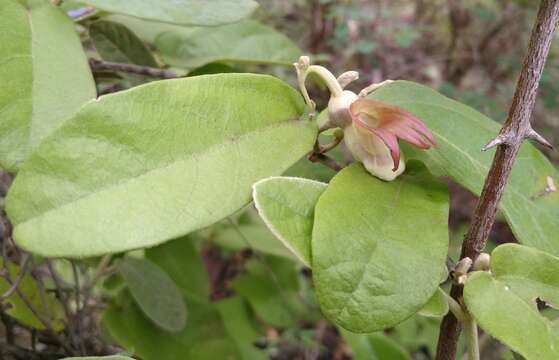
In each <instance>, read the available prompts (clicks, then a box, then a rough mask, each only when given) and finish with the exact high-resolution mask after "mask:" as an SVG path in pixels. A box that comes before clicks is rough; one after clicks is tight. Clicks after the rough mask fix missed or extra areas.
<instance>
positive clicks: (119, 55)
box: [89, 20, 158, 67]
mask: <svg viewBox="0 0 559 360" xmlns="http://www.w3.org/2000/svg"><path fill="white" fill-rule="evenodd" d="M89 36H90V37H91V40H92V41H93V45H95V48H96V49H97V51H98V52H99V54H100V55H101V57H102V58H103V59H104V60H107V61H113V62H118V63H130V64H137V65H144V66H152V67H157V66H158V65H157V61H155V59H154V57H153V55H152V54H151V52H150V51H149V49H148V48H147V46H146V45H145V44H144V43H143V42H142V40H140V39H139V38H138V37H137V36H136V35H135V34H134V33H133V32H132V31H130V30H129V29H128V28H127V27H126V26H124V25H122V24H119V23H116V22H112V21H107V20H99V21H96V22H94V23H92V24H91V25H90V26H89Z"/></svg>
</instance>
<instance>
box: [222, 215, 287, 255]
mask: <svg viewBox="0 0 559 360" xmlns="http://www.w3.org/2000/svg"><path fill="white" fill-rule="evenodd" d="M212 240H213V241H214V242H215V243H216V244H217V245H219V246H221V247H223V248H226V249H230V250H243V249H252V250H256V251H258V252H261V253H263V254H268V255H275V256H281V257H285V258H288V259H293V255H292V254H291V252H289V250H287V249H286V248H285V246H283V245H282V244H280V243H279V242H278V241H277V240H276V239H275V237H274V235H273V234H272V233H270V230H268V229H267V228H266V226H265V225H264V224H262V223H260V224H247V225H235V226H231V225H230V226H227V227H224V228H220V229H216V230H215V233H214V235H213V237H212Z"/></svg>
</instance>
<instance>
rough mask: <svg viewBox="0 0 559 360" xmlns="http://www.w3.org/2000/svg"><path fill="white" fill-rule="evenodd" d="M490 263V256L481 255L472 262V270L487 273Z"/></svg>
mask: <svg viewBox="0 0 559 360" xmlns="http://www.w3.org/2000/svg"><path fill="white" fill-rule="evenodd" d="M490 262H491V256H489V254H487V253H481V254H479V255H478V257H477V258H476V261H474V270H476V271H488V270H489V264H490Z"/></svg>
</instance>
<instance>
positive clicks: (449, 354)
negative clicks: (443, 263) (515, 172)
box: [436, 0, 559, 360]
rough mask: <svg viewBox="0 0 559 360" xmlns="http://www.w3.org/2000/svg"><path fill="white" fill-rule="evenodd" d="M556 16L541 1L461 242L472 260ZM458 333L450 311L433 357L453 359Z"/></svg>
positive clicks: (456, 289) (555, 5) (554, 6)
mask: <svg viewBox="0 0 559 360" xmlns="http://www.w3.org/2000/svg"><path fill="white" fill-rule="evenodd" d="M558 18H559V0H542V1H541V4H540V9H539V11H538V15H537V18H536V22H535V24H534V27H533V30H532V35H531V37H530V43H529V45H528V51H527V54H526V57H525V59H524V64H523V66H522V71H521V73H520V77H519V79H518V83H517V86H516V91H515V94H514V97H513V101H512V104H511V107H510V110H509V115H508V118H507V121H506V122H505V124H504V126H503V128H502V129H501V132H500V133H499V135H498V136H497V138H499V137H500V138H501V141H497V142H496V145H498V148H497V152H496V153H495V157H494V159H493V163H492V165H491V169H490V170H489V173H488V175H487V178H486V179H485V184H484V187H483V190H482V192H481V196H480V198H479V201H478V203H477V207H476V210H475V212H474V217H473V221H472V224H471V226H470V229H469V231H468V234H467V235H466V238H465V240H464V242H463V244H462V253H461V258H464V257H469V258H471V259H472V260H474V261H475V259H476V257H477V256H478V255H479V254H480V253H481V252H482V251H483V250H484V249H485V244H486V242H487V237H488V235H489V232H490V231H491V228H492V226H493V223H494V222H495V216H496V214H497V209H498V205H499V201H500V200H501V197H502V195H503V191H504V189H505V185H506V183H507V180H508V177H509V175H510V173H511V170H512V166H513V164H514V161H515V159H516V155H517V153H518V150H519V148H520V145H521V144H522V142H523V141H524V139H526V138H527V137H529V135H530V133H531V131H533V130H532V128H531V125H530V116H531V114H532V110H533V108H534V103H535V101H536V95H537V90H538V84H539V81H540V78H541V74H542V71H543V68H544V65H545V60H546V58H547V55H548V53H549V48H550V45H551V41H552V39H553V33H554V31H555V26H556V24H557V19H558ZM497 138H496V139H497ZM451 296H452V297H453V298H454V299H459V298H460V297H461V296H462V287H460V286H456V285H455V286H453V287H452V289H451ZM459 334H460V325H459V324H458V322H457V320H456V317H454V315H453V314H452V313H448V314H447V315H446V316H445V317H444V319H443V322H442V323H441V328H440V334H439V343H438V345H437V357H436V358H437V360H454V359H455V358H456V345H457V341H458V335H459Z"/></svg>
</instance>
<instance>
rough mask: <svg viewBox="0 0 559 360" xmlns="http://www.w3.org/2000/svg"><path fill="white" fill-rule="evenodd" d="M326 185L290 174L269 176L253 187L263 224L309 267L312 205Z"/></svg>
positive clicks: (312, 219) (255, 202)
mask: <svg viewBox="0 0 559 360" xmlns="http://www.w3.org/2000/svg"><path fill="white" fill-rule="evenodd" d="M326 186H327V185H326V184H324V183H321V182H318V181H313V180H308V179H302V178H293V177H270V178H267V179H264V180H261V181H259V182H257V183H256V184H254V186H253V195H252V197H253V199H254V204H255V205H256V208H257V209H258V214H259V215H260V217H262V219H263V220H264V223H265V224H266V226H268V228H269V229H270V231H271V232H272V233H273V234H274V235H275V236H276V237H277V238H278V239H279V240H280V241H281V242H282V243H283V244H284V245H285V247H286V248H288V249H289V250H291V252H292V253H293V254H295V256H297V258H299V260H301V261H302V262H303V263H304V264H305V265H307V266H309V267H310V266H311V239H312V228H313V221H314V207H315V205H316V203H317V201H318V198H319V197H320V195H322V193H323V192H324V190H326Z"/></svg>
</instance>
